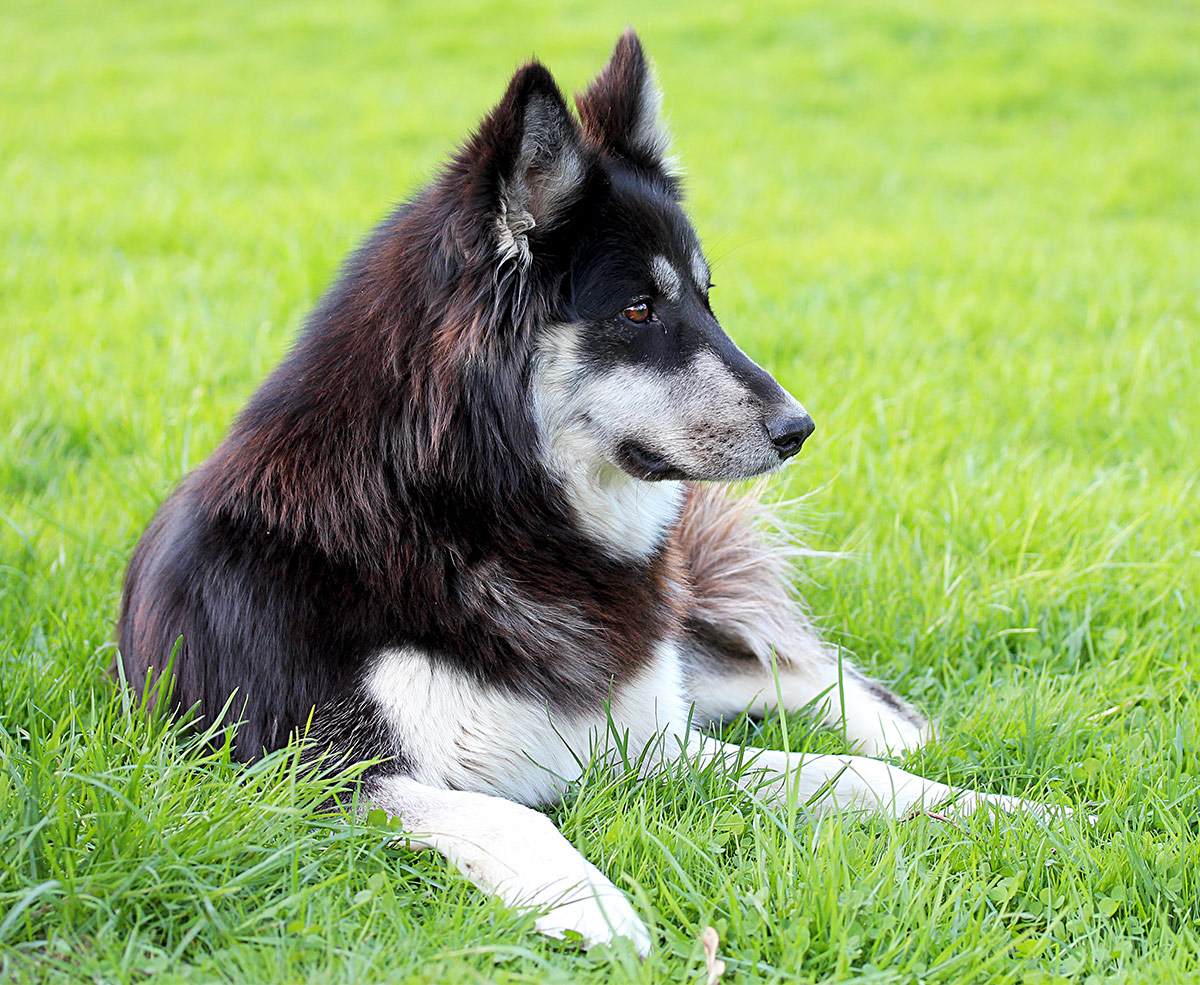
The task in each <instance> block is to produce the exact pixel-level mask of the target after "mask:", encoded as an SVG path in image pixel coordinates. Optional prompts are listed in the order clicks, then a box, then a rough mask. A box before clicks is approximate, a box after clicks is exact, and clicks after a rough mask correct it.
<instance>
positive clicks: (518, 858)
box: [366, 776, 650, 957]
mask: <svg viewBox="0 0 1200 985" xmlns="http://www.w3.org/2000/svg"><path fill="white" fill-rule="evenodd" d="M366 795H367V800H368V801H369V803H370V805H373V806H377V807H381V808H383V809H384V810H385V811H387V813H388V814H389V815H390V816H392V817H398V818H400V820H401V821H402V822H403V824H404V829H405V831H406V832H408V833H409V834H408V835H407V837H408V839H409V842H410V844H412V845H415V846H419V847H423V848H432V849H434V850H435V851H438V852H440V853H441V854H442V855H444V856H445V857H446V858H447V859H449V860H450V861H451V862H453V863H454V865H456V866H457V867H458V868H459V870H460V871H461V872H462V873H463V874H464V875H465V876H466V877H467V878H468V879H470V880H471V881H472V882H473V883H475V885H477V886H478V887H479V888H480V889H482V890H484V891H485V892H488V893H494V894H495V895H497V896H499V897H500V898H501V899H502V900H504V902H505V903H507V904H508V905H509V906H512V907H514V908H516V909H519V910H533V911H538V912H539V916H538V917H537V919H536V921H535V923H536V926H537V928H538V930H540V931H541V932H542V933H543V934H548V935H549V936H551V937H563V936H565V934H566V932H567V931H576V932H577V933H579V934H580V935H581V936H582V937H583V939H584V940H585V941H586V942H587V943H589V944H595V943H599V942H603V941H610V940H612V939H613V938H614V937H625V938H628V939H629V940H631V941H632V942H633V944H634V946H635V947H636V948H637V951H638V953H639V954H640V955H642V956H643V957H644V956H645V955H646V954H647V953H648V952H649V950H650V935H649V933H648V932H647V930H646V926H645V924H643V923H642V921H641V919H639V917H638V915H637V914H636V913H635V912H634V909H633V906H632V905H631V904H630V902H629V900H627V899H626V898H625V895H624V894H623V893H622V892H621V891H620V890H619V889H617V887H616V886H614V885H613V884H612V882H610V881H609V879H608V878H607V877H606V876H605V875H604V874H603V873H602V872H601V871H600V870H599V869H597V868H596V867H595V866H594V865H592V864H591V863H590V862H589V861H587V859H585V858H584V857H583V856H582V855H580V854H579V852H578V851H576V850H575V848H574V847H573V846H572V845H571V843H570V842H568V841H567V839H566V838H564V837H563V836H562V833H561V832H559V830H558V829H557V828H556V827H555V826H554V823H553V822H552V821H551V820H550V818H548V817H546V815H545V814H541V813H539V812H538V811H535V810H532V809H531V808H528V807H525V806H523V805H521V804H517V803H514V802H513V801H510V800H504V799H502V798H500V797H492V796H488V795H487V794H480V793H470V792H467V791H461V790H444V789H440V788H437V787H430V786H427V785H425V784H423V783H418V782H416V781H415V780H412V779H409V778H408V777H404V776H389V777H384V778H381V779H376V780H373V781H371V783H370V784H369V785H368V787H367V790H366Z"/></svg>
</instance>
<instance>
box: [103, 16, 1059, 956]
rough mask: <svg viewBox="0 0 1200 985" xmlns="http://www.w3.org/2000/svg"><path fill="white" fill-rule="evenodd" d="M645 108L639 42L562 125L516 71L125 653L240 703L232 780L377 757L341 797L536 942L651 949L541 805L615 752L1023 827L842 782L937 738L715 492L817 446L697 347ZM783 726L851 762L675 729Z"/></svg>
mask: <svg viewBox="0 0 1200 985" xmlns="http://www.w3.org/2000/svg"><path fill="white" fill-rule="evenodd" d="M658 102H659V97H658V92H657V90H656V88H655V85H654V82H653V79H652V77H651V74H650V71H649V68H648V66H647V63H646V59H645V56H644V55H643V52H642V49H641V46H640V44H639V42H638V40H637V38H636V37H635V36H634V35H633V34H632V33H627V34H625V36H624V37H622V38H621V40H620V41H619V42H618V44H617V47H616V50H615V51H614V53H613V55H612V58H611V60H610V61H609V63H608V65H607V66H606V67H605V69H604V70H603V72H602V73H601V74H600V76H599V77H598V78H597V79H596V80H595V81H594V82H593V83H592V85H591V86H590V87H589V88H588V89H587V91H586V92H584V93H583V94H582V95H580V96H578V97H577V99H576V105H577V107H578V120H577V119H576V118H575V117H574V116H573V115H572V114H571V112H570V110H569V109H568V108H567V105H566V103H565V102H564V100H563V97H562V95H561V93H560V92H559V90H558V88H557V86H556V85H555V82H554V79H553V78H552V77H551V75H550V73H549V72H548V71H547V70H546V69H545V68H544V67H543V66H541V65H540V64H537V63H532V64H529V65H526V66H525V67H523V68H521V69H520V70H519V71H518V72H517V73H516V75H514V76H513V79H512V81H511V83H510V84H509V87H508V91H507V92H506V93H505V95H504V98H503V99H502V100H501V102H500V104H499V106H497V107H496V109H495V110H493V111H492V113H491V114H490V115H489V116H488V117H487V118H486V119H485V120H484V121H483V123H482V124H481V125H480V127H479V131H478V133H476V134H475V135H474V136H473V137H472V138H471V139H470V140H469V141H468V142H467V143H466V145H465V146H464V148H463V149H462V150H461V152H460V153H459V154H458V156H457V157H456V158H455V159H454V160H453V161H452V162H451V163H450V165H449V166H448V167H447V168H446V169H445V171H444V172H443V173H442V174H441V176H440V177H439V178H438V179H437V180H436V181H434V182H433V184H432V185H431V186H430V187H429V188H427V189H426V190H424V191H423V192H421V193H420V194H418V195H417V196H416V197H415V198H414V199H413V200H412V201H411V202H409V203H408V204H406V205H404V206H402V207H401V208H399V209H398V210H397V211H396V212H395V213H394V214H392V215H391V216H390V217H389V218H387V219H386V220H385V221H384V222H383V223H382V224H381V225H380V226H379V228H378V229H377V230H376V231H375V232H374V233H373V234H372V235H371V237H370V238H369V239H368V240H367V242H366V243H365V245H364V246H363V247H362V248H361V249H360V250H359V251H358V252H357V253H355V254H354V255H353V256H352V257H351V258H350V259H349V261H348V262H347V263H346V266H345V269H344V270H343V272H342V275H341V277H340V279H339V280H338V281H337V283H336V284H335V285H334V286H333V287H332V288H331V289H330V291H329V292H328V294H327V295H326V296H325V298H324V299H323V300H322V302H321V304H320V305H319V307H318V308H317V310H316V311H315V313H314V314H313V315H312V317H311V318H310V320H309V322H308V325H307V328H306V329H305V331H304V332H303V334H302V335H301V337H300V338H299V340H298V341H297V342H296V344H295V346H294V347H293V349H292V350H291V352H290V353H289V354H288V355H287V357H286V358H285V359H284V360H283V362H282V363H281V364H280V365H279V367H278V368H277V369H276V370H275V371H274V372H273V373H272V374H271V376H270V377H269V378H268V379H267V381H266V382H265V383H264V384H263V385H262V386H261V387H260V388H259V390H258V391H257V392H256V393H255V394H254V396H253V398H252V399H251V400H250V403H249V404H248V405H247V407H246V408H245V410H244V411H243V412H242V414H241V416H240V417H239V418H238V420H237V422H236V423H235V424H234V426H233V428H232V430H231V431H230V433H229V435H228V437H227V438H226V439H225V441H224V442H223V443H222V444H221V445H220V446H219V447H218V448H217V450H216V451H215V452H214V453H213V455H212V456H211V457H210V458H209V459H208V460H207V461H206V462H205V463H204V464H203V465H201V466H200V467H199V468H198V469H196V470H195V471H194V472H193V473H192V474H191V475H189V476H188V477H186V478H185V479H184V480H183V482H182V484H181V485H180V486H179V488H178V489H177V490H176V491H175V493H174V494H173V495H172V496H171V497H170V498H169V499H168V500H167V502H166V503H165V504H164V505H163V507H162V508H161V509H160V510H159V511H158V514H157V515H156V516H155V517H154V520H153V522H152V523H151V524H150V527H149V529H148V530H147V531H146V533H145V535H144V536H143V537H142V540H141V543H140V544H139V545H138V547H137V550H136V552H135V553H134V556H133V559H132V561H131V563H130V565H129V570H128V573H127V576H126V581H125V590H124V596H123V599H122V609H121V620H120V626H119V636H120V654H121V657H120V659H121V660H122V661H123V666H124V672H125V676H126V678H127V679H128V681H129V683H130V684H131V686H133V687H134V688H136V689H138V690H142V689H144V688H146V687H147V685H148V683H149V682H151V681H153V680H155V679H156V675H157V674H158V673H159V672H161V670H162V669H163V668H164V667H165V666H166V665H167V664H168V661H169V659H170V657H171V654H172V653H173V651H175V650H176V647H177V646H178V651H177V653H176V656H175V661H174V665H173V672H174V677H175V681H174V688H173V690H172V691H171V692H170V693H171V696H172V697H171V701H172V707H173V708H175V709H176V710H184V709H189V708H193V707H197V708H198V712H199V714H200V715H201V716H209V720H210V721H211V719H212V717H214V716H217V715H219V714H220V712H221V709H222V708H224V707H226V706H227V704H228V702H229V698H230V695H235V698H234V704H233V705H232V707H233V708H234V709H235V710H236V711H237V716H236V717H237V719H238V720H239V721H240V726H239V728H238V730H237V733H236V751H237V754H238V756H239V757H242V758H244V759H252V758H254V757H256V756H259V755H261V754H262V753H263V751H264V750H272V749H276V748H278V747H280V746H282V745H285V744H287V743H288V742H289V741H290V740H292V739H293V737H294V736H296V735H297V734H298V733H305V740H306V741H307V742H308V743H309V744H310V745H313V746H314V747H317V748H320V749H324V750H329V751H330V752H331V754H332V755H334V756H335V757H337V758H339V759H341V760H344V759H345V757H354V758H356V759H358V760H367V759H381V760H383V763H382V765H376V766H374V767H372V768H371V769H369V770H368V771H367V772H366V773H365V774H364V779H363V782H362V788H361V794H362V798H363V800H365V801H366V802H367V803H368V804H371V805H374V806H378V807H382V808H383V809H384V810H386V811H387V812H389V813H390V814H391V815H395V816H399V817H400V818H401V819H402V821H403V823H404V826H405V828H406V830H408V831H411V832H413V835H414V841H415V842H417V843H419V844H424V845H426V846H430V847H433V848H435V849H437V850H438V851H440V852H442V853H444V854H445V855H446V856H447V857H448V858H450V859H451V860H452V861H453V862H454V863H455V864H456V865H457V866H458V867H459V868H460V869H461V870H462V871H463V872H464V873H465V874H466V875H467V876H468V877H469V878H470V879H472V880H473V881H474V882H475V883H477V884H478V885H479V886H481V887H483V888H484V889H486V890H488V891H490V892H494V893H498V894H499V895H500V896H501V897H502V898H503V899H505V900H507V901H508V902H510V903H511V904H513V905H516V906H521V907H529V908H531V909H533V910H535V911H536V913H537V914H538V916H537V926H538V927H539V928H540V929H541V930H542V931H543V932H545V933H548V934H555V935H561V934H562V933H563V932H564V931H566V930H575V931H578V932H579V933H580V934H582V935H583V937H584V938H585V939H587V940H589V941H598V940H607V939H610V938H612V937H613V936H624V937H628V938H631V939H632V940H633V941H634V942H635V944H636V946H637V947H638V949H639V950H640V951H642V952H644V951H645V950H646V948H647V947H648V946H649V940H648V937H647V933H646V929H645V927H644V926H643V924H642V922H641V921H640V920H639V918H638V916H637V914H636V913H635V912H634V910H633V908H632V906H631V905H630V904H629V902H628V901H627V900H626V899H625V897H624V896H623V895H622V894H621V892H620V891H619V890H617V889H616V887H615V886H613V884H612V883H611V882H610V881H609V880H608V879H607V878H605V876H604V875H603V874H601V872H600V871H599V870H598V869H596V868H595V867H594V866H593V865H591V864H590V863H588V862H587V861H585V860H584V859H583V858H582V857H581V856H580V855H579V853H578V852H577V851H576V850H575V849H574V848H572V847H571V845H570V844H568V842H567V841H566V840H565V839H564V838H563V837H562V836H561V835H560V834H559V833H558V832H557V830H555V829H554V827H553V826H552V824H551V822H550V820H549V819H548V818H547V817H546V816H545V815H544V814H541V813H539V812H537V811H536V810H533V809H532V808H534V807H537V806H541V805H547V804H552V803H554V802H555V801H556V799H557V798H559V797H560V796H561V795H562V793H563V791H564V788H565V786H566V785H567V784H568V783H570V782H571V781H573V780H575V779H577V778H578V777H579V776H580V774H581V770H582V768H583V767H582V764H583V763H586V762H588V761H589V758H594V757H596V756H605V755H607V754H608V753H607V750H610V749H612V748H614V745H613V744H611V743H610V741H609V740H610V739H611V738H612V736H613V733H614V731H615V732H616V733H619V735H620V743H619V744H620V745H622V746H623V748H624V750H625V751H626V753H627V754H629V755H631V756H633V758H636V757H637V754H638V753H639V751H641V750H645V749H647V748H649V747H651V745H652V744H653V743H658V748H657V751H656V752H655V754H654V757H652V758H656V759H657V760H658V761H659V762H661V761H662V759H663V757H679V756H682V755H688V756H692V757H694V758H695V759H696V760H698V761H702V762H703V761H712V760H728V761H731V762H732V761H735V760H737V761H739V762H741V763H742V767H744V765H745V763H744V759H749V761H750V766H749V768H746V769H744V771H742V772H741V773H740V775H741V777H742V779H741V782H743V783H747V784H752V785H753V786H754V787H755V789H757V790H759V791H763V792H765V793H766V795H767V796H777V797H785V796H788V795H789V793H791V792H792V791H795V792H794V793H791V795H792V796H798V797H799V798H800V802H801V803H804V802H805V801H806V800H808V799H809V798H811V797H812V796H813V794H815V793H819V792H820V791H822V790H823V789H824V790H826V791H827V793H826V795H824V796H823V797H821V798H820V799H819V800H818V801H817V802H816V803H814V804H813V805H812V806H813V809H815V810H825V811H829V810H837V811H864V810H866V811H874V812H883V813H886V814H890V815H902V814H904V813H907V812H910V811H913V810H914V809H916V808H918V807H920V806H921V805H927V806H930V807H932V806H933V805H935V804H938V803H943V802H948V801H954V802H956V809H957V810H959V811H968V810H970V809H972V808H973V807H974V806H977V805H979V804H981V803H990V804H993V805H996V806H998V807H1000V808H1003V809H1006V810H1013V809H1027V810H1031V811H1034V812H1041V811H1042V810H1043V808H1041V807H1040V806H1039V805H1036V804H1032V803H1029V802H1026V801H1020V800H1017V799H1015V798H1007V797H1000V796H995V795H988V794H982V793H975V792H970V791H963V790H957V789H954V788H951V787H948V786H945V785H942V784H939V783H934V782H930V781H928V780H924V779H921V778H919V777H917V776H914V775H912V774H910V773H907V772H905V771H903V770H901V769H898V768H897V767H895V766H892V765H889V764H887V763H885V762H882V761H880V760H878V759H872V758H867V757H869V756H873V755H878V754H880V753H885V752H892V753H899V752H902V751H904V750H907V749H912V748H914V747H915V746H918V745H920V744H921V743H922V742H924V741H926V740H927V739H928V738H929V736H930V729H929V726H928V724H927V723H926V721H925V719H924V718H923V717H922V716H921V715H920V714H919V713H918V712H916V711H914V710H913V709H912V708H911V707H909V706H908V705H907V704H906V703H905V702H904V701H902V700H901V699H900V698H898V697H897V696H896V695H894V694H892V693H891V692H890V691H888V690H887V689H886V688H885V687H883V686H882V685H880V684H878V683H876V682H874V681H872V680H869V679H868V678H866V677H865V676H864V675H863V674H861V673H860V672H859V671H858V670H856V669H855V668H854V667H853V666H852V665H851V664H849V663H847V662H845V661H839V658H838V655H837V651H836V650H835V649H834V648H832V647H830V646H828V645H826V644H825V643H823V642H822V641H821V639H820V638H819V636H818V635H817V633H816V632H815V631H814V629H813V627H812V625H811V623H810V622H809V620H808V619H807V618H806V616H805V613H804V609H803V608H802V607H801V606H800V605H799V604H798V603H797V602H795V601H794V600H793V599H792V597H791V595H790V592H789V583H788V582H789V579H788V575H787V566H786V563H785V561H784V560H783V559H782V557H781V555H780V553H779V551H778V549H777V548H775V547H773V546H772V544H771V543H770V542H769V540H768V539H767V538H765V537H764V536H762V535H761V534H760V533H759V532H757V531H756V529H755V528H754V527H753V526H752V525H751V522H750V521H751V520H752V518H753V515H754V511H755V507H754V504H753V503H752V502H749V501H747V500H746V499H744V498H734V497H727V496H726V495H724V494H723V493H722V492H721V491H720V489H719V488H718V487H716V486H713V485H708V484H707V483H713V482H720V481H724V480H734V479H744V478H747V477H750V476H757V475H761V474H764V473H767V472H770V471H772V470H774V469H777V468H778V467H779V466H780V465H781V464H782V463H783V462H784V461H786V460H787V459H788V458H790V457H791V456H793V455H795V454H796V453H797V452H798V451H799V450H800V446H801V445H802V444H803V443H804V441H805V439H806V438H807V437H808V436H809V435H810V434H811V433H812V431H813V424H812V421H811V420H810V419H809V416H808V414H807V413H806V412H805V410H804V408H803V407H802V406H801V405H800V404H799V403H798V402H797V401H796V400H795V399H794V398H793V397H791V396H790V395H789V394H788V393H786V392H785V391H784V390H783V389H782V388H781V387H780V386H779V384H778V383H776V382H775V380H774V379H773V378H772V377H771V376H770V375H769V374H768V373H766V372H765V371H764V370H762V369H761V368H760V367H758V366H757V365H755V364H754V363H753V362H751V360H750V359H749V358H747V357H746V356H745V355H744V354H743V353H742V352H741V351H740V350H739V349H738V348H737V346H736V345H735V344H734V343H733V342H732V341H731V340H730V338H729V337H728V336H727V335H726V334H725V333H724V331H723V330H722V329H721V326H720V325H719V324H718V323H717V319H716V316H715V315H714V314H713V310H712V307H711V306H710V304H709V287H710V286H711V285H710V283H709V268H708V264H707V263H706V261H705V258H704V254H703V252H702V251H701V249H700V244H699V241H698V240H697V238H696V234H695V232H694V231H693V229H692V227H691V225H690V224H689V222H688V220H687V218H686V216H685V215H684V212H683V210H682V209H681V207H680V199H681V190H680V184H679V180H678V178H677V176H676V174H675V173H674V172H673V170H672V168H671V165H670V161H669V159H668V157H667V144H668V139H667V136H666V134H665V133H664V131H663V129H662V128H661V126H660V122H659V118H658ZM776 704H782V706H783V707H784V708H785V709H789V710H794V709H800V708H805V707H809V706H813V707H816V708H817V709H818V710H819V711H820V712H821V714H822V716H823V720H824V721H825V722H827V723H828V724H830V725H836V726H838V727H841V728H844V730H845V733H846V735H847V737H848V738H849V740H850V741H851V742H852V743H854V744H855V746H856V748H858V749H859V750H860V751H861V752H862V753H863V754H864V755H861V756H850V755H845V756H841V755H798V754H788V753H784V752H779V751H771V750H747V749H745V748H740V747H735V746H731V745H727V744H725V743H722V742H720V741H718V740H716V739H715V738H713V737H711V736H709V735H706V734H705V733H703V732H701V731H699V729H700V728H702V727H703V726H705V725H707V724H709V723H712V722H715V721H718V720H720V719H722V718H729V717H733V716H736V715H738V714H740V713H742V712H744V711H746V710H748V709H749V710H750V711H752V712H755V713H759V714H762V713H764V712H765V711H766V709H767V708H768V707H770V706H774V705H776ZM843 709H844V711H843ZM747 754H748V755H747ZM740 768H741V767H739V769H740ZM731 772H734V771H731Z"/></svg>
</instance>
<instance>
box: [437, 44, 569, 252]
mask: <svg viewBox="0 0 1200 985" xmlns="http://www.w3.org/2000/svg"><path fill="white" fill-rule="evenodd" d="M460 163H461V165H462V166H463V167H464V168H465V169H467V170H468V171H469V172H471V173H473V174H474V175H475V176H476V177H477V178H478V179H481V180H479V181H478V183H476V184H475V192H476V194H477V195H481V196H482V199H483V201H482V202H480V201H479V199H478V198H477V199H476V204H482V205H483V207H484V209H485V210H487V211H489V212H490V213H492V216H493V218H494V226H493V228H494V230H495V236H496V240H497V242H496V248H497V250H498V252H499V256H500V260H501V262H507V261H509V260H516V261H517V263H518V264H519V265H520V266H521V267H526V266H528V265H529V262H530V260H531V258H532V252H531V249H530V243H529V239H530V235H531V233H533V230H535V229H539V230H546V229H549V228H552V227H553V226H554V224H555V222H556V220H557V219H558V218H560V217H561V215H562V214H563V212H564V210H565V209H566V208H567V207H568V206H570V205H571V203H572V202H573V201H575V199H576V198H577V197H578V196H579V194H580V191H581V190H582V186H583V182H584V179H585V177H586V170H587V155H586V153H585V151H584V148H583V141H582V137H581V135H580V133H579V127H578V125H577V124H576V123H575V120H574V118H573V117H572V116H571V112H570V110H568V109H567V104H566V102H565V101H564V100H563V97H562V93H561V92H559V90H558V86H557V85H556V84H555V82H554V77H553V76H552V75H551V74H550V72H549V71H547V69H546V67H545V66H544V65H541V64H539V63H537V62H530V63H529V64H528V65H525V66H524V67H522V68H520V69H518V70H517V72H516V74H515V75H514V76H513V78H512V81H511V82H510V83H509V84H508V91H507V92H505V94H504V98H503V99H501V100H500V105H498V106H497V107H496V108H495V109H494V110H492V112H491V114H490V115H489V116H488V117H487V119H485V120H484V121H483V123H482V124H481V125H480V128H479V132H478V134H477V135H476V137H475V139H474V140H472V141H471V142H470V144H469V145H468V146H467V148H466V151H465V152H464V154H463V156H462V157H461V158H460ZM534 235H536V234H534Z"/></svg>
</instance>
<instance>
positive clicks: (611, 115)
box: [575, 28, 671, 172]
mask: <svg viewBox="0 0 1200 985" xmlns="http://www.w3.org/2000/svg"><path fill="white" fill-rule="evenodd" d="M575 106H576V107H577V108H578V110H579V119H580V120H581V121H582V123H583V133H584V136H585V137H586V138H587V139H588V140H589V141H591V142H592V143H594V144H596V145H597V146H598V147H600V148H601V149H603V150H606V151H609V152H610V153H613V154H619V155H620V156H622V157H624V158H626V159H628V160H629V161H631V162H633V163H634V164H637V165H639V166H641V167H646V168H651V169H656V170H659V171H664V172H669V171H670V170H671V165H670V158H669V154H668V152H669V150H670V146H671V135H670V134H669V133H668V132H667V130H666V128H665V127H664V126H663V124H662V120H661V118H660V116H661V109H662V95H661V94H660V93H659V91H658V86H657V84H656V83H655V81H654V73H653V72H652V71H651V69H650V63H649V62H648V61H647V60H646V53H645V52H644V51H643V50H642V43H641V41H639V40H638V36H637V35H636V34H635V33H634V32H633V29H632V28H629V29H628V30H626V31H625V33H624V34H622V35H621V38H620V40H619V41H618V42H617V46H616V47H615V48H614V49H613V53H612V57H611V58H609V60H608V64H607V65H605V66H604V70H603V71H602V72H601V73H600V74H599V75H598V76H596V78H595V80H594V81H593V82H592V84H591V85H590V86H588V87H587V91H585V92H582V93H576V94H575Z"/></svg>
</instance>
